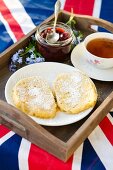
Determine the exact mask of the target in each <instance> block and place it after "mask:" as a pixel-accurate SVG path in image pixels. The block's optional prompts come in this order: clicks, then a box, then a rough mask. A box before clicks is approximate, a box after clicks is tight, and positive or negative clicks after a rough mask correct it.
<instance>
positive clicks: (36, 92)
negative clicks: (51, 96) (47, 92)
mask: <svg viewBox="0 0 113 170" xmlns="http://www.w3.org/2000/svg"><path fill="white" fill-rule="evenodd" d="M28 94H29V95H31V96H38V95H40V94H41V89H40V88H37V87H34V88H32V89H29V90H28Z"/></svg>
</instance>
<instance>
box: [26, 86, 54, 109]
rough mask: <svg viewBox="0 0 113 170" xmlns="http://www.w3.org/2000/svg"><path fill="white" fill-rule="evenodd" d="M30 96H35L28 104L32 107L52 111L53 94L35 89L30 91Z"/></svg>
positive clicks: (41, 89)
mask: <svg viewBox="0 0 113 170" xmlns="http://www.w3.org/2000/svg"><path fill="white" fill-rule="evenodd" d="M28 94H29V95H30V96H33V98H31V99H30V100H29V102H28V105H29V106H31V107H35V106H36V107H37V106H38V107H39V108H43V109H51V106H52V104H53V103H52V101H53V100H52V94H49V93H48V92H45V91H44V90H43V88H37V87H34V88H32V89H29V90H28Z"/></svg>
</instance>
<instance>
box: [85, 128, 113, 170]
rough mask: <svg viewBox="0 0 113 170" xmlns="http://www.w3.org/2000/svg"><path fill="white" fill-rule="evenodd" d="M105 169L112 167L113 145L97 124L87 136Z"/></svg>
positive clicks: (108, 169) (109, 169)
mask: <svg viewBox="0 0 113 170" xmlns="http://www.w3.org/2000/svg"><path fill="white" fill-rule="evenodd" d="M88 138H89V140H90V142H91V144H92V146H93V148H94V150H95V152H96V153H97V155H98V156H99V158H100V160H101V161H102V163H103V165H104V166H105V168H106V169H107V170H111V169H113V147H112V145H111V144H110V142H109V141H108V139H107V138H106V136H105V135H104V133H103V132H102V130H101V128H100V127H99V126H97V127H96V129H95V130H94V131H93V132H92V133H91V134H90V136H89V137H88Z"/></svg>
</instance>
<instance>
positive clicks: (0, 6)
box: [0, 0, 24, 40]
mask: <svg viewBox="0 0 113 170" xmlns="http://www.w3.org/2000/svg"><path fill="white" fill-rule="evenodd" d="M0 12H1V14H2V15H3V17H4V19H5V20H6V21H7V22H8V24H9V27H10V29H11V30H12V32H13V33H14V35H15V37H16V39H17V40H19V39H20V38H21V37H23V36H24V33H23V31H22V29H21V27H20V25H19V24H18V23H17V21H16V20H15V19H14V17H13V16H12V14H11V12H10V10H9V9H8V8H7V6H6V5H5V3H4V1H3V0H0Z"/></svg>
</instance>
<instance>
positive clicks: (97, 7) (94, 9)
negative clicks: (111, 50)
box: [92, 0, 102, 30]
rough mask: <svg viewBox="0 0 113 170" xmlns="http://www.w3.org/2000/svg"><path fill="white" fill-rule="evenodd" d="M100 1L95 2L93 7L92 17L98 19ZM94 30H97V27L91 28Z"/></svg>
mask: <svg viewBox="0 0 113 170" xmlns="http://www.w3.org/2000/svg"><path fill="white" fill-rule="evenodd" d="M101 5H102V0H95V2H94V7H93V16H94V17H97V18H99V16H100V11H101ZM92 28H93V29H94V30H97V29H98V26H95V25H94V26H92Z"/></svg>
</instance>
